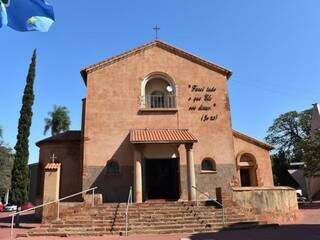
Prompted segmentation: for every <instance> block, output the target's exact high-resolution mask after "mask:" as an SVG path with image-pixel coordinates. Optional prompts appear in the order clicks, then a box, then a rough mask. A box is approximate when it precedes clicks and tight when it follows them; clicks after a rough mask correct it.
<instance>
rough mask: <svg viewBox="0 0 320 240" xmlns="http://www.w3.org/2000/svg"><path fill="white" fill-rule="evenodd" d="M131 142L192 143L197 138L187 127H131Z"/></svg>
mask: <svg viewBox="0 0 320 240" xmlns="http://www.w3.org/2000/svg"><path fill="white" fill-rule="evenodd" d="M130 142H131V143H194V142H198V140H197V139H196V138H195V137H194V136H193V135H192V134H191V133H190V132H189V130H188V129H132V130H131V131H130Z"/></svg>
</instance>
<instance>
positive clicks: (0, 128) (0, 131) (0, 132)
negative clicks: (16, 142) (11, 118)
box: [0, 126, 3, 138]
mask: <svg viewBox="0 0 320 240" xmlns="http://www.w3.org/2000/svg"><path fill="white" fill-rule="evenodd" d="M2 134H3V129H2V127H1V126H0V138H2Z"/></svg>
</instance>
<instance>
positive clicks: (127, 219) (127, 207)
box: [125, 186, 132, 236]
mask: <svg viewBox="0 0 320 240" xmlns="http://www.w3.org/2000/svg"><path fill="white" fill-rule="evenodd" d="M131 204H132V186H130V190H129V195H128V201H127V206H126V213H125V215H126V229H125V235H126V236H128V228H129V216H128V215H129V214H128V212H129V205H131Z"/></svg>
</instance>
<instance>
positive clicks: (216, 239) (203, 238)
mask: <svg viewBox="0 0 320 240" xmlns="http://www.w3.org/2000/svg"><path fill="white" fill-rule="evenodd" d="M319 217H320V216H319ZM189 238H190V239H191V240H233V239H236V240H286V239H288V240H320V225H319V224H314V225H313V224H306V225H303V224H299V225H281V226H279V227H266V228H255V229H246V230H229V231H221V232H215V233H197V234H192V235H190V236H189Z"/></svg>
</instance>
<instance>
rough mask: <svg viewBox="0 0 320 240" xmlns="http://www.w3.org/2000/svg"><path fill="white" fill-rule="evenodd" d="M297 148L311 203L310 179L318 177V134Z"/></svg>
mask: <svg viewBox="0 0 320 240" xmlns="http://www.w3.org/2000/svg"><path fill="white" fill-rule="evenodd" d="M299 148H300V150H301V152H302V159H301V160H302V161H303V162H304V175H305V176H306V178H307V179H308V181H307V183H308V192H309V194H308V195H309V200H310V201H312V196H311V194H310V178H312V177H315V176H320V133H319V134H317V135H315V136H314V137H309V138H307V139H304V140H303V141H301V142H300V144H299Z"/></svg>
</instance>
